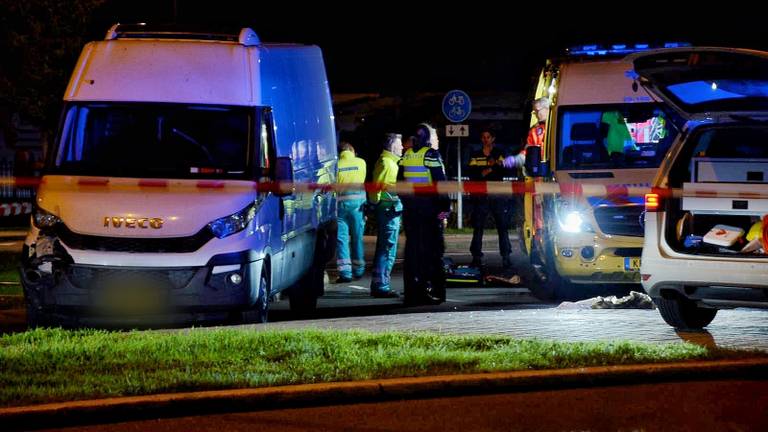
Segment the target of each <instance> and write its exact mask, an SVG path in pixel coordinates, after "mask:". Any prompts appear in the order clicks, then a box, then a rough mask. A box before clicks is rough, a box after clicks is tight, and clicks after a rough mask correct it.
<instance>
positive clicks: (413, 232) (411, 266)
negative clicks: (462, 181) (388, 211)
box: [398, 123, 451, 305]
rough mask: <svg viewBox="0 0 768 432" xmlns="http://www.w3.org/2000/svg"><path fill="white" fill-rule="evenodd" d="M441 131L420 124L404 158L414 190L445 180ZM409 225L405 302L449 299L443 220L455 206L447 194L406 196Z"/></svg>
mask: <svg viewBox="0 0 768 432" xmlns="http://www.w3.org/2000/svg"><path fill="white" fill-rule="evenodd" d="M437 148H438V138H437V131H436V130H435V128H433V127H432V126H430V125H428V124H425V123H422V124H420V125H418V126H417V127H416V134H415V135H414V143H413V147H412V148H410V149H408V151H406V152H405V154H404V155H403V158H402V159H401V160H400V167H401V169H400V172H401V173H402V175H400V174H398V176H399V177H401V178H403V179H404V180H405V181H406V182H409V183H412V184H413V185H414V189H418V188H420V187H424V188H425V189H426V191H428V189H427V188H429V187H430V186H434V182H439V181H444V180H445V167H444V166H443V160H442V158H441V157H440V153H439V152H438V151H437ZM402 200H403V225H404V226H405V262H404V263H403V264H404V267H405V269H404V274H403V279H404V282H405V284H404V285H405V286H404V288H405V291H404V293H403V294H404V301H405V304H409V305H417V304H438V303H442V302H444V301H445V273H444V271H443V252H444V250H445V243H444V239H443V223H444V221H445V220H446V218H447V217H448V214H449V212H450V208H451V202H450V199H449V198H448V197H447V196H445V195H435V194H429V195H418V194H417V195H412V196H403V197H402Z"/></svg>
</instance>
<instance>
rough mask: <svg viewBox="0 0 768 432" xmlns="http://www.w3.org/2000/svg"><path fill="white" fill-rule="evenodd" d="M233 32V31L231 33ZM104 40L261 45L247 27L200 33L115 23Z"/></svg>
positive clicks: (186, 28)
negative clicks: (216, 42) (163, 40)
mask: <svg viewBox="0 0 768 432" xmlns="http://www.w3.org/2000/svg"><path fill="white" fill-rule="evenodd" d="M231 30H234V31H231ZM104 39H105V40H115V39H191V40H208V41H227V42H237V43H239V44H241V45H244V46H255V45H259V44H261V40H260V39H259V36H258V35H256V32H255V31H253V29H251V28H249V27H243V28H241V29H239V30H235V29H225V30H223V31H215V32H211V31H201V29H197V28H193V27H181V26H178V25H151V26H150V25H147V24H145V23H138V24H120V23H117V24H115V25H113V26H112V27H110V29H109V30H107V34H106V36H105V37H104Z"/></svg>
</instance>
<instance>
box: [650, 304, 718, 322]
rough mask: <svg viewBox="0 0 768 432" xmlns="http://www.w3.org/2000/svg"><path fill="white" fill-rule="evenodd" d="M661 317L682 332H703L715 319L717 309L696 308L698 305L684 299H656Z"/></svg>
mask: <svg viewBox="0 0 768 432" xmlns="http://www.w3.org/2000/svg"><path fill="white" fill-rule="evenodd" d="M653 301H654V302H655V303H656V305H657V306H658V307H659V312H661V317H662V318H664V321H666V323H667V324H669V325H671V326H672V327H674V328H676V329H680V330H701V329H703V328H704V327H706V326H707V325H709V323H711V322H712V320H713V319H715V315H716V314H717V309H707V308H701V307H698V306H696V303H694V302H692V301H690V300H688V299H684V298H680V297H678V298H672V299H666V298H655V299H653Z"/></svg>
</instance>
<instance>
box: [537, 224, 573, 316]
mask: <svg viewBox="0 0 768 432" xmlns="http://www.w3.org/2000/svg"><path fill="white" fill-rule="evenodd" d="M542 243H543V244H542ZM542 249H544V250H543V251H542ZM542 258H543V259H542ZM531 268H532V270H533V275H532V276H531V277H530V283H529V285H530V290H531V294H533V296H534V297H536V298H537V299H539V300H542V301H562V300H577V299H578V295H577V293H576V290H575V286H574V284H573V282H571V281H570V280H569V279H567V278H564V277H562V276H560V274H559V273H558V272H557V268H556V267H555V252H554V245H553V244H552V242H551V241H547V240H544V241H543V242H540V241H537V240H536V239H535V238H534V240H533V243H532V244H531Z"/></svg>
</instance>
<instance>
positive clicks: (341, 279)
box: [335, 276, 352, 284]
mask: <svg viewBox="0 0 768 432" xmlns="http://www.w3.org/2000/svg"><path fill="white" fill-rule="evenodd" d="M348 282H352V278H348V277H346V276H339V278H338V279H336V282H335V283H337V284H339V283H348Z"/></svg>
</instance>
